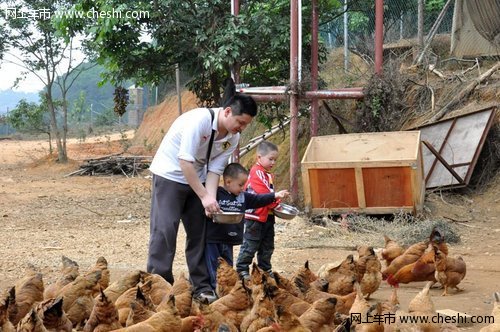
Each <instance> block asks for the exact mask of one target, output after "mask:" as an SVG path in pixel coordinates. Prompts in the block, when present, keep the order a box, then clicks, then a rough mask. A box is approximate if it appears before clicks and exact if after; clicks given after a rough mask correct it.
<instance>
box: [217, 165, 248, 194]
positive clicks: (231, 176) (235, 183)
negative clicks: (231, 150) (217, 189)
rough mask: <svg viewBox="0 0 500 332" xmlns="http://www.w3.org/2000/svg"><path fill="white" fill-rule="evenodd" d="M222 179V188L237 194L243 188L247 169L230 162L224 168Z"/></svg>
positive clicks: (246, 177)
mask: <svg viewBox="0 0 500 332" xmlns="http://www.w3.org/2000/svg"><path fill="white" fill-rule="evenodd" d="M222 179H223V181H224V189H226V190H227V191H229V192H230V193H231V194H233V195H236V196H238V195H239V194H240V193H241V192H242V191H243V189H245V183H246V182H247V179H248V170H247V169H246V168H245V167H243V166H241V165H240V164H238V163H231V164H229V165H227V166H226V168H224V173H223V174H222Z"/></svg>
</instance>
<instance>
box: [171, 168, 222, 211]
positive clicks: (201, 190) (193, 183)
mask: <svg viewBox="0 0 500 332" xmlns="http://www.w3.org/2000/svg"><path fill="white" fill-rule="evenodd" d="M179 165H180V167H181V170H182V173H183V174H184V177H185V178H186V181H187V183H188V184H189V186H190V187H191V188H192V189H193V191H194V192H195V193H196V195H198V197H199V198H200V200H201V203H202V204H203V207H204V208H205V210H207V211H208V212H210V213H214V212H218V211H220V208H219V204H218V203H217V200H216V199H215V193H216V192H217V191H216V190H215V191H211V192H210V191H208V190H207V188H205V187H204V186H203V184H202V183H201V181H200V179H199V178H198V174H197V173H196V170H195V169H194V166H193V163H192V162H190V161H186V160H183V159H179ZM208 174H209V175H210V173H208ZM212 174H213V173H212ZM215 175H216V174H215ZM210 181H213V180H210ZM208 182H209V178H207V183H208ZM217 182H218V180H217ZM216 188H217V187H216Z"/></svg>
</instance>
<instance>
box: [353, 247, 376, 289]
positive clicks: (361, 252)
mask: <svg viewBox="0 0 500 332" xmlns="http://www.w3.org/2000/svg"><path fill="white" fill-rule="evenodd" d="M357 251H358V260H357V261H356V273H357V275H356V279H357V281H358V282H360V281H361V279H363V275H364V274H365V271H366V261H367V259H368V257H369V256H370V255H371V254H372V252H373V254H375V251H373V248H372V247H369V246H358V248H357Z"/></svg>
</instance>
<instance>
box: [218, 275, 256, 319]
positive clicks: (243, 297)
mask: <svg viewBox="0 0 500 332" xmlns="http://www.w3.org/2000/svg"><path fill="white" fill-rule="evenodd" d="M210 307H212V309H214V310H215V311H218V312H220V313H221V314H222V315H224V317H226V319H227V320H228V321H229V322H231V323H232V324H234V325H235V326H240V324H241V322H242V321H243V317H245V316H246V315H247V314H248V313H249V312H250V309H251V308H252V291H251V290H250V289H249V288H248V287H247V286H246V285H245V282H244V281H243V280H238V282H237V283H236V284H235V285H234V286H233V289H232V290H231V292H230V293H229V294H227V295H226V296H223V297H221V298H219V299H218V300H217V301H215V302H213V303H212V304H210Z"/></svg>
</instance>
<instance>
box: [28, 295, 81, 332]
mask: <svg viewBox="0 0 500 332" xmlns="http://www.w3.org/2000/svg"><path fill="white" fill-rule="evenodd" d="M36 312H37V314H38V317H40V319H41V320H42V321H43V325H44V326H45V328H46V329H47V330H49V331H57V332H71V331H72V329H73V324H72V323H71V321H70V320H69V318H68V317H67V316H66V313H65V312H64V311H63V299H62V298H61V297H59V298H57V299H48V300H45V301H43V302H41V303H39V304H37V306H36Z"/></svg>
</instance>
